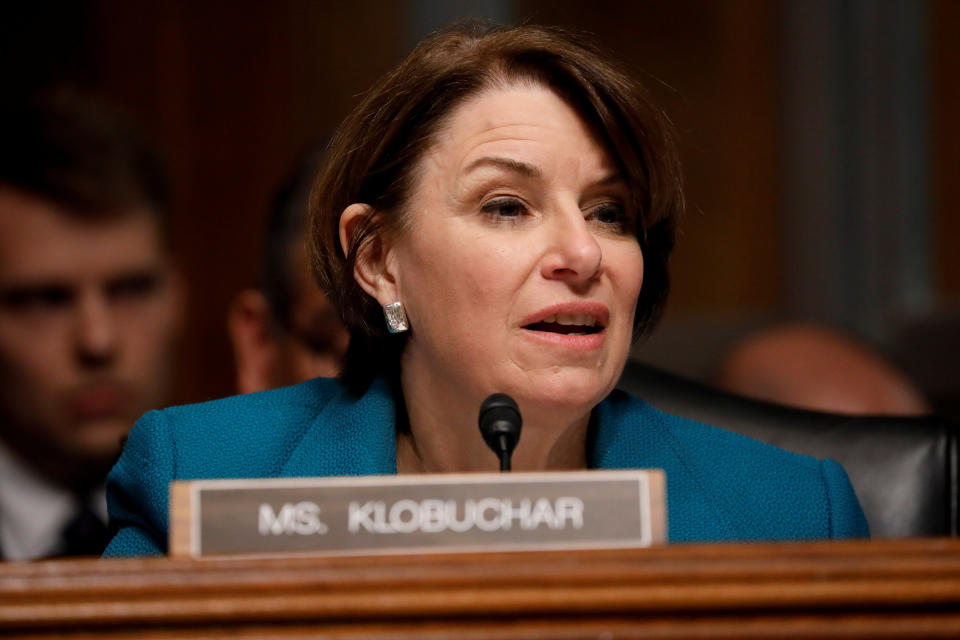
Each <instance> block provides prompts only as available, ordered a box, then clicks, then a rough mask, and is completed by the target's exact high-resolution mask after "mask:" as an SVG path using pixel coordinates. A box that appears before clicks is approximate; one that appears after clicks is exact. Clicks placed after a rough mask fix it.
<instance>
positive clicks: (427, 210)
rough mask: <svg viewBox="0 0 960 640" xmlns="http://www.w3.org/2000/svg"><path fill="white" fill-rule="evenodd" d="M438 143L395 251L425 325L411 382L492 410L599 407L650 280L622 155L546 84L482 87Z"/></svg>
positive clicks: (407, 367) (407, 297)
mask: <svg viewBox="0 0 960 640" xmlns="http://www.w3.org/2000/svg"><path fill="white" fill-rule="evenodd" d="M436 140H437V141H436V142H435V143H434V145H433V146H432V147H431V148H429V149H428V151H427V152H426V153H425V155H424V156H423V157H422V159H421V161H420V163H419V165H418V167H417V171H416V173H415V174H414V175H415V181H414V182H415V186H414V188H413V192H412V193H411V196H410V198H409V201H408V203H407V206H406V215H407V216H408V217H409V225H408V226H407V228H406V229H405V230H404V231H403V232H402V234H401V235H400V237H399V238H398V239H396V240H395V242H394V244H393V245H392V249H391V250H390V252H389V257H388V259H387V261H388V262H387V264H389V265H390V268H391V269H392V272H393V277H394V281H395V286H396V294H397V299H398V300H400V301H402V302H403V304H404V306H405V308H406V311H407V314H408V316H409V320H410V326H411V329H412V334H411V336H410V340H409V342H408V343H407V347H406V351H405V353H404V356H403V375H404V379H405V380H407V379H410V380H414V377H416V382H417V386H418V387H419V388H420V389H423V388H429V389H432V390H434V391H435V392H438V393H441V394H448V397H451V398H456V399H457V400H459V401H463V400H469V401H471V402H475V403H476V404H477V405H478V406H479V402H480V401H481V400H482V399H483V398H484V397H485V396H486V395H487V394H490V393H493V392H505V393H508V394H510V395H512V396H514V397H515V398H516V399H517V401H518V402H519V404H520V407H521V410H524V408H525V407H529V408H533V407H532V406H531V405H540V406H544V407H552V408H554V409H558V408H559V409H563V410H566V409H580V410H583V409H589V408H591V407H592V406H593V405H595V404H596V403H598V402H599V401H600V400H602V399H603V397H605V396H606V394H607V393H609V392H610V390H611V389H612V388H613V386H614V385H615V383H616V381H617V378H618V377H619V375H620V372H621V370H622V368H623V365H624V363H625V360H626V357H627V353H628V350H629V346H630V340H631V334H632V329H633V317H634V310H635V305H636V302H637V296H638V295H639V293H640V285H641V283H642V281H643V256H642V254H641V251H640V246H639V244H638V242H637V239H636V236H635V234H634V228H635V215H636V213H635V212H632V211H629V210H628V209H627V208H626V202H627V195H628V190H627V186H626V184H625V183H624V181H623V179H622V176H621V175H620V173H619V172H618V170H617V167H616V165H615V163H614V162H613V161H612V160H611V158H610V157H609V156H608V154H607V153H606V152H605V151H604V149H603V147H601V145H600V144H598V143H597V142H596V140H594V138H593V137H592V135H591V134H590V132H589V130H588V129H587V127H586V126H585V125H584V123H583V122H582V121H581V120H580V118H579V117H578V116H577V114H576V112H574V111H573V109H571V108H570V107H569V106H568V105H567V104H566V103H565V102H563V101H562V100H561V99H560V98H559V97H557V96H556V95H555V94H554V93H553V92H551V91H550V90H548V89H545V88H542V87H538V86H519V85H518V86H511V87H508V88H504V89H488V90H485V91H483V92H481V93H480V94H478V95H476V96H474V97H472V98H471V99H469V100H468V101H467V102H465V103H464V104H462V105H461V106H459V107H458V108H457V109H456V110H455V111H453V112H452V114H451V117H450V118H449V119H448V121H447V122H446V123H445V125H444V126H443V128H442V129H441V130H440V131H439V132H438V135H437V137H436ZM381 302H384V301H381ZM387 302H389V301H387Z"/></svg>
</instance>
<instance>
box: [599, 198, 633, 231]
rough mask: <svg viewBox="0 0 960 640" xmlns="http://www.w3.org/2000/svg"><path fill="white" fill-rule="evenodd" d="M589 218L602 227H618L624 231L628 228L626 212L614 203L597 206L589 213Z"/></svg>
mask: <svg viewBox="0 0 960 640" xmlns="http://www.w3.org/2000/svg"><path fill="white" fill-rule="evenodd" d="M590 218H592V219H593V220H596V221H597V222H599V223H600V224H602V225H604V226H610V227H620V228H623V229H624V230H626V227H627V226H628V225H627V223H628V216H627V211H626V209H624V207H623V206H622V205H620V204H618V203H616V202H605V203H603V204H600V205H597V206H596V207H594V208H593V210H592V211H591V212H590Z"/></svg>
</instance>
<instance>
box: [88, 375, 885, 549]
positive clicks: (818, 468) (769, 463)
mask: <svg viewBox="0 0 960 640" xmlns="http://www.w3.org/2000/svg"><path fill="white" fill-rule="evenodd" d="M396 423H397V416H396V409H395V404H394V401H393V397H392V395H391V393H390V389H389V386H388V385H387V383H386V382H385V381H383V380H377V381H375V382H374V383H373V384H372V385H371V387H370V389H369V390H368V391H367V392H366V393H365V394H364V395H363V396H359V397H358V396H355V395H352V394H350V393H349V392H347V391H346V390H345V389H344V388H343V387H342V386H340V384H339V383H337V382H336V381H335V380H328V379H321V378H318V379H314V380H310V381H308V382H304V383H302V384H299V385H296V386H292V387H286V388H283V389H276V390H273V391H265V392H262V393H255V394H249V395H243V396H236V397H232V398H225V399H222V400H215V401H212V402H205V403H202V404H196V405H187V406H182V407H173V408H170V409H165V410H163V411H151V412H150V413H148V414H146V415H144V416H143V417H142V418H141V419H140V420H139V421H138V422H137V424H136V425H135V426H134V428H133V430H132V431H131V432H130V437H129V439H128V440H127V444H126V446H125V448H124V450H123V455H122V456H121V457H120V460H119V461H118V462H117V464H116V466H115V467H114V468H113V470H112V471H111V473H110V476H109V478H108V479H107V502H108V504H109V508H110V518H111V523H112V525H113V526H114V527H117V528H118V530H117V533H116V535H115V536H114V538H113V540H112V541H111V542H110V544H109V546H108V547H107V550H106V552H105V555H107V556H128V555H148V554H160V553H164V552H165V550H166V548H167V512H168V502H167V494H168V490H169V484H170V482H171V481H173V480H193V479H201V478H274V477H304V476H350V475H365V474H394V473H396V472H397V461H396V457H397V455H396V435H395V430H396ZM477 446H478V447H483V446H484V445H483V443H482V441H481V439H480V436H479V432H478V435H477ZM521 446H523V445H522V440H521ZM490 455H493V454H490ZM587 460H588V464H589V466H590V467H591V468H598V469H637V468H659V469H664V470H665V471H666V478H667V519H668V539H669V541H671V542H699V541H716V540H731V541H733V540H742V541H747V540H800V539H819V538H845V537H865V536H867V535H869V534H868V529H867V522H866V519H865V518H864V516H863V512H862V511H861V509H860V504H859V503H858V502H857V498H856V495H855V494H854V492H853V488H852V487H851V486H850V482H849V480H848V479H847V475H846V473H845V472H844V470H843V468H842V467H841V466H840V465H839V464H837V463H836V462H833V461H832V460H823V461H820V460H815V459H813V458H808V457H806V456H801V455H798V454H794V453H789V452H787V451H783V450H781V449H777V448H776V447H772V446H770V445H766V444H763V443H761V442H757V441H756V440H751V439H750V438H747V437H745V436H742V435H739V434H736V433H732V432H729V431H724V430H722V429H717V428H715V427H710V426H707V425H704V424H701V423H698V422H694V421H691V420H687V419H684V418H679V417H676V416H671V415H667V414H664V413H661V412H660V411H657V410H656V409H654V408H653V407H651V406H650V405H648V404H647V403H645V402H644V401H643V400H640V399H638V398H635V397H632V396H630V395H628V394H626V393H623V392H621V391H614V392H613V393H612V394H610V396H609V397H608V398H607V399H606V400H604V401H603V402H601V403H600V404H599V405H598V406H597V408H596V409H595V410H594V415H593V420H592V424H591V429H590V434H589V438H588V451H587Z"/></svg>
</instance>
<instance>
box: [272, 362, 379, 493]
mask: <svg viewBox="0 0 960 640" xmlns="http://www.w3.org/2000/svg"><path fill="white" fill-rule="evenodd" d="M396 424H397V416H396V408H395V405H394V401H393V397H392V394H391V392H390V387H389V385H388V384H387V382H386V381H385V380H383V379H377V380H375V381H374V382H373V383H372V384H371V385H370V388H369V389H368V390H367V392H366V393H365V394H364V395H362V396H360V397H359V398H358V397H357V396H355V395H353V394H351V393H349V392H348V391H347V390H346V389H345V388H343V387H342V386H341V387H340V388H339V389H338V391H337V392H336V393H335V394H334V395H333V397H331V398H330V400H328V401H327V402H326V403H325V404H324V406H323V408H322V409H321V410H320V412H319V413H318V414H317V416H316V417H315V418H314V420H313V422H312V423H311V425H310V427H309V428H308V429H307V430H306V432H305V433H304V435H303V437H302V438H301V439H300V441H299V442H298V443H297V446H296V447H295V448H294V450H293V452H292V453H291V454H290V457H289V458H288V459H287V461H286V462H285V463H284V464H283V466H282V467H281V470H280V475H281V476H284V477H307V476H353V475H383V474H395V473H396V472H397V440H396Z"/></svg>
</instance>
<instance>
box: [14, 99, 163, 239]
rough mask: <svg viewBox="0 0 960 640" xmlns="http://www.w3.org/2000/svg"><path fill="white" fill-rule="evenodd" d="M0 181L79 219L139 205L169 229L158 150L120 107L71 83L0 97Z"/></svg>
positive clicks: (109, 214) (106, 214)
mask: <svg viewBox="0 0 960 640" xmlns="http://www.w3.org/2000/svg"><path fill="white" fill-rule="evenodd" d="M0 184H5V185H8V186H10V187H13V188H15V189H17V190H19V191H22V192H25V193H28V194H30V195H34V196H38V197H40V198H43V199H44V200H48V201H50V202H53V203H55V204H57V205H59V206H60V207H61V209H62V210H63V212H64V213H65V214H68V215H71V216H78V217H82V218H89V219H103V218H111V217H113V216H117V215H123V214H124V213H125V212H126V211H128V210H129V209H131V208H134V207H144V208H146V209H147V210H148V211H149V212H150V214H151V215H153V216H155V217H156V218H157V220H158V222H159V226H160V228H161V229H162V230H163V233H164V235H166V234H167V231H168V230H167V226H168V221H167V210H168V208H169V204H170V189H169V183H168V182H167V175H166V171H165V167H164V164H163V161H162V159H161V157H160V154H159V153H158V152H157V150H156V149H155V148H154V147H153V146H152V145H151V144H150V142H149V140H148V139H147V137H146V135H145V134H144V133H143V132H142V131H141V130H140V129H139V128H138V127H137V126H136V125H135V124H134V123H133V122H132V121H131V120H130V119H129V118H128V117H127V115H126V114H125V113H124V112H122V111H120V110H118V109H117V108H116V107H114V106H112V105H110V104H107V103H105V102H103V101H102V100H100V99H98V98H96V97H94V96H92V95H89V94H86V93H82V92H79V91H76V90H74V89H70V88H66V87H55V88H51V89H46V90H43V91H41V92H39V93H37V94H35V95H32V96H29V97H27V98H23V99H18V100H9V101H8V100H4V101H3V103H0Z"/></svg>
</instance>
